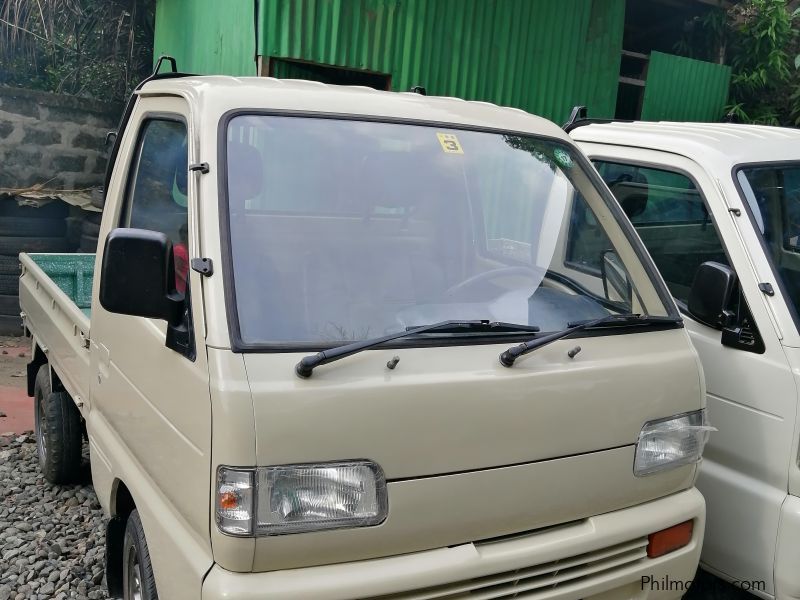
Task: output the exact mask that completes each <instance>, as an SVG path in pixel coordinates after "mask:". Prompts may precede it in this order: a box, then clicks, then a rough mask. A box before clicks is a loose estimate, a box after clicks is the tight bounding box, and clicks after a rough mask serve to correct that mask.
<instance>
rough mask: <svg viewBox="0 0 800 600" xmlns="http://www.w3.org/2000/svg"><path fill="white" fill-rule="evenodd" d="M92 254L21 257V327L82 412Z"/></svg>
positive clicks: (86, 379)
mask: <svg viewBox="0 0 800 600" xmlns="http://www.w3.org/2000/svg"><path fill="white" fill-rule="evenodd" d="M94 261H95V255H94V254H26V253H23V254H20V263H21V264H22V275H21V277H20V282H19V303H20V308H21V309H22V315H23V325H24V327H25V328H26V329H27V330H28V331H30V333H31V335H32V336H33V338H34V341H35V342H36V344H37V345H38V346H39V347H41V348H43V349H44V352H46V354H47V359H48V361H49V362H50V364H51V366H52V368H53V369H54V370H55V372H56V374H57V375H58V378H59V379H60V380H61V383H62V384H63V385H64V388H65V389H66V390H67V392H68V393H69V395H70V396H71V397H72V398H73V399H74V400H75V403H76V404H77V405H78V407H79V408H80V409H81V410H83V404H84V400H86V399H87V398H88V397H89V386H90V380H89V376H90V375H89V374H90V371H89V339H90V316H91V302H92V280H93V277H94Z"/></svg>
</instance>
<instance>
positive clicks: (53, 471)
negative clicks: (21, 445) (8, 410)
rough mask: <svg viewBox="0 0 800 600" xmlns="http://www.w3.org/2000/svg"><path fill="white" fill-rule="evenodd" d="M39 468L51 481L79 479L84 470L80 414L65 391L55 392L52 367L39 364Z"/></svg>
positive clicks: (36, 386) (36, 400)
mask: <svg viewBox="0 0 800 600" xmlns="http://www.w3.org/2000/svg"><path fill="white" fill-rule="evenodd" d="M33 401H34V413H35V415H34V416H35V419H34V426H35V429H36V452H37V454H38V455H39V468H40V469H41V470H42V473H43V474H44V477H45V479H47V481H49V482H50V483H55V484H63V483H71V482H73V481H77V480H78V478H79V475H80V471H81V450H82V443H83V436H82V433H81V416H80V413H79V412H78V409H77V407H76V406H75V404H73V402H72V399H71V398H70V397H69V394H67V393H66V392H54V391H52V386H51V384H50V369H49V368H48V366H47V365H42V366H41V367H39V372H38V373H37V374H36V381H35V383H34V387H33Z"/></svg>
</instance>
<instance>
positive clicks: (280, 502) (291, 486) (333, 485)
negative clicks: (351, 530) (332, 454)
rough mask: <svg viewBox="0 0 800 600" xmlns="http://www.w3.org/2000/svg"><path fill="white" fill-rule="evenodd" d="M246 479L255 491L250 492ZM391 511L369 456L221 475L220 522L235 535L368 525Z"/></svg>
mask: <svg viewBox="0 0 800 600" xmlns="http://www.w3.org/2000/svg"><path fill="white" fill-rule="evenodd" d="M244 474H247V475H249V476H250V479H247V478H246V477H245V476H244ZM248 482H254V484H255V490H254V492H255V493H249V494H248V492H249V490H250V488H248V487H247V484H248ZM240 501H241V502H240ZM387 510H388V500H387V493H386V478H385V476H384V474H383V471H382V470H381V468H380V467H379V466H378V465H376V464H375V463H372V462H369V461H352V462H349V461H348V462H338V463H323V464H316V465H287V466H277V467H264V468H259V469H250V470H248V469H233V468H227V467H221V468H220V469H219V473H218V476H217V518H216V520H217V525H218V527H219V528H220V530H221V531H223V532H224V533H228V534H231V535H244V536H247V535H279V534H285V533H300V532H304V531H319V530H323V529H338V528H342V527H368V526H370V525H378V524H380V523H382V522H383V521H384V520H385V519H386V515H387Z"/></svg>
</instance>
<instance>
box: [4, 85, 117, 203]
mask: <svg viewBox="0 0 800 600" xmlns="http://www.w3.org/2000/svg"><path fill="white" fill-rule="evenodd" d="M122 109H123V107H122V106H120V105H118V104H106V103H103V102H98V101H96V100H89V99H86V98H78V97H75V96H67V95H60V94H50V93H47V92H41V91H38V90H27V89H22V88H13V87H6V86H0V188H10V189H23V188H29V187H31V186H35V185H42V186H43V187H44V188H45V189H48V190H75V189H84V188H91V187H96V186H100V185H102V183H103V176H104V173H105V167H106V156H107V150H106V148H105V136H106V133H107V132H108V131H110V130H113V129H116V127H117V124H118V122H119V117H120V115H121V114H122Z"/></svg>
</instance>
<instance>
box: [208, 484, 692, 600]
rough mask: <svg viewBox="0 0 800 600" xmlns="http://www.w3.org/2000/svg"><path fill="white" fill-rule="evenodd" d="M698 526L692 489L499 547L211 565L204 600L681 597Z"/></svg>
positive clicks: (512, 539)
mask: <svg viewBox="0 0 800 600" xmlns="http://www.w3.org/2000/svg"><path fill="white" fill-rule="evenodd" d="M690 519H693V520H694V522H695V523H694V536H693V539H692V541H691V542H690V543H689V545H688V546H685V547H683V548H681V549H680V550H676V551H675V552H672V553H670V554H667V555H666V556H662V557H660V558H656V559H649V558H647V557H646V553H645V546H646V544H647V536H648V534H650V533H653V532H655V531H659V530H661V529H665V528H667V527H670V526H672V525H676V524H678V523H681V522H683V521H687V520H690ZM704 526H705V501H704V500H703V497H702V496H701V495H700V492H698V491H697V490H695V489H690V490H687V491H684V492H680V493H677V494H674V495H672V496H668V497H666V498H661V499H659V500H654V501H652V502H648V503H646V504H641V505H638V506H634V507H632V508H627V509H623V510H619V511H615V512H612V513H607V514H604V515H598V516H595V517H591V518H589V519H585V520H583V521H579V522H575V523H570V524H566V525H562V526H557V527H552V528H548V529H545V530H542V531H539V532H536V533H531V534H528V535H520V536H510V537H507V538H505V539H502V540H496V541H486V542H477V543H474V544H462V545H459V546H454V547H450V548H440V549H437V550H430V551H425V552H417V553H414V554H406V555H401V556H393V557H388V558H379V559H373V560H365V561H358V562H351V563H343V564H336V565H326V566H319V567H308V568H302V569H291V570H286V571H272V572H268V573H234V572H231V571H226V570H224V569H222V568H221V567H219V565H215V566H214V567H213V568H212V569H211V571H210V572H209V573H208V576H207V577H206V579H205V581H204V583H203V600H222V599H228V600H230V599H231V598H235V599H237V600H277V599H281V600H288V599H297V600H300V599H303V600H307V599H308V598H314V599H315V600H354V599H359V598H360V599H364V598H375V597H380V596H384V595H389V594H391V595H392V598H393V599H395V598H396V599H400V598H402V599H407V600H415V599H420V598H442V599H455V598H463V597H469V595H470V594H469V592H470V591H472V592H473V593H476V592H478V591H479V592H480V597H481V598H510V597H516V598H523V597H524V598H536V599H547V600H578V599H585V600H612V599H614V598H626V599H637V600H650V599H656V598H657V599H671V598H680V597H681V596H682V595H683V593H684V592H685V590H686V587H687V586H688V582H690V581H691V579H692V578H693V577H694V574H695V571H696V569H697V563H698V561H699V559H700V548H701V546H702V541H703V530H704Z"/></svg>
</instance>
